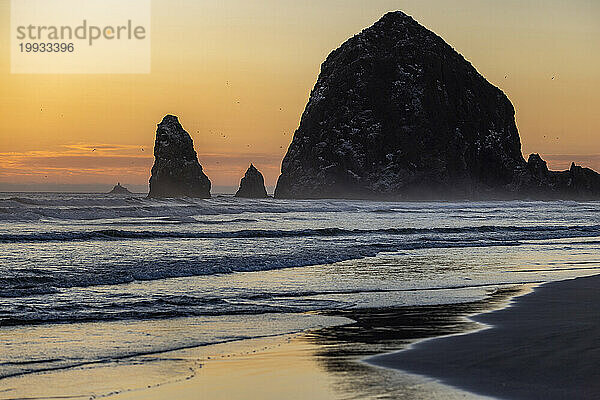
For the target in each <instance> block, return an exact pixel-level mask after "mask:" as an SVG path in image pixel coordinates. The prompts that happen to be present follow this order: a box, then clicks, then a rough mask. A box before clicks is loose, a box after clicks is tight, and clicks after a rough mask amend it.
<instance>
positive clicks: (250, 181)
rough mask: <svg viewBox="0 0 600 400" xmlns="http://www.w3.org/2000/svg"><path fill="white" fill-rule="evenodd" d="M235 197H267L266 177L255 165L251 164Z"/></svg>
mask: <svg viewBox="0 0 600 400" xmlns="http://www.w3.org/2000/svg"><path fill="white" fill-rule="evenodd" d="M235 197H245V198H248V199H264V198H266V197H267V190H266V189H265V179H264V178H263V175H262V174H261V173H260V171H259V170H257V169H256V167H255V166H254V165H252V164H250V167H249V168H248V170H247V171H246V174H245V175H244V177H243V178H242V180H241V182H240V188H239V189H238V191H237V193H236V194H235Z"/></svg>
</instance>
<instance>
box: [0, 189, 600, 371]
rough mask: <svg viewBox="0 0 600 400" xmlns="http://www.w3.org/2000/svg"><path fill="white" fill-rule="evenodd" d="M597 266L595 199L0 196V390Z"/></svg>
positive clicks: (458, 298) (473, 295) (599, 206)
mask: <svg viewBox="0 0 600 400" xmlns="http://www.w3.org/2000/svg"><path fill="white" fill-rule="evenodd" d="M598 268H600V203H599V202H568V201H557V202H533V201H511V202H455V203H454V202H423V203H417V202H372V201H345V200H305V201H300V200H275V199H264V200H245V199H237V198H234V197H232V196H230V195H217V196H214V197H213V198H212V199H208V200H196V199H165V200H156V199H147V198H146V197H145V195H132V196H129V197H118V196H109V195H104V194H67V193H0V332H1V334H0V341H1V342H2V343H1V348H2V351H1V352H0V378H4V379H6V378H9V377H17V376H23V375H27V374H32V373H39V372H42V371H57V370H64V369H69V368H73V367H75V366H85V365H95V364H98V363H102V364H110V363H117V362H120V363H123V362H127V360H129V361H131V360H135V363H134V364H135V365H140V368H144V363H145V362H146V361H148V360H152V358H151V357H150V358H144V357H147V356H148V355H156V354H160V353H163V352H166V351H169V350H175V349H184V348H191V347H196V346H210V345H214V344H217V343H224V342H231V341H238V340H245V339H252V338H261V337H269V336H275V335H283V334H288V333H294V332H302V331H306V330H312V329H319V328H322V327H329V326H334V325H340V324H345V323H348V322H349V321H348V320H347V319H346V318H341V317H332V316H328V315H327V313H324V311H331V310H347V309H355V308H365V309H367V308H385V307H402V306H420V305H438V304H450V303H466V302H471V301H477V300H481V299H485V298H486V297H487V296H489V295H490V294H492V293H494V292H495V291H497V290H498V289H501V288H505V287H510V286H511V285H513V286H514V285H515V284H522V283H539V282H547V281H552V280H560V279H567V278H571V277H577V276H584V275H591V274H594V273H597V272H598ZM131 362H132V365H133V361H131ZM148 362H150V361H148ZM170 373H172V374H174V375H177V374H185V371H183V370H181V371H180V370H178V369H177V367H176V366H174V367H173V368H172V370H171V371H170ZM1 381H2V380H1V379H0V383H1Z"/></svg>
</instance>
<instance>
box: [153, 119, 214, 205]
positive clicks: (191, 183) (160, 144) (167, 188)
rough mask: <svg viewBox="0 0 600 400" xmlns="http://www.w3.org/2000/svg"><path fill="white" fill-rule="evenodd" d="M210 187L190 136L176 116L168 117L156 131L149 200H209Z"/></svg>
mask: <svg viewBox="0 0 600 400" xmlns="http://www.w3.org/2000/svg"><path fill="white" fill-rule="evenodd" d="M210 187H211V183H210V180H209V179H208V177H207V176H206V175H205V174H204V172H202V166H201V165H200V163H199V162H198V156H197V154H196V151H195V150H194V143H193V141H192V138H191V137H190V135H189V133H187V132H186V131H185V130H184V129H183V127H182V126H181V124H180V123H179V120H178V119H177V117H176V116H174V115H167V116H165V117H164V118H163V120H162V121H161V123H160V124H158V129H157V130H156V141H155V142H154V166H153V167H152V176H151V177H150V193H149V194H148V197H155V198H160V197H197V198H209V197H210Z"/></svg>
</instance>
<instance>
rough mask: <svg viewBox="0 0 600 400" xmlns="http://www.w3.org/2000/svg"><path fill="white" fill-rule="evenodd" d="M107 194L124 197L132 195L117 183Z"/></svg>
mask: <svg viewBox="0 0 600 400" xmlns="http://www.w3.org/2000/svg"><path fill="white" fill-rule="evenodd" d="M108 194H116V195H125V194H132V193H131V192H130V191H129V190H128V189H127V188H126V187H125V186H121V183H120V182H117V185H116V186H115V187H113V188H112V190H111V191H110V192H108Z"/></svg>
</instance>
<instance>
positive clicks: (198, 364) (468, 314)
mask: <svg viewBox="0 0 600 400" xmlns="http://www.w3.org/2000/svg"><path fill="white" fill-rule="evenodd" d="M597 277H598V278H597V279H598V280H599V282H600V275H598V276H597ZM579 279H587V277H586V278H579ZM569 281H570V280H565V281H558V282H550V283H544V284H541V285H537V284H536V285H533V284H516V285H512V286H504V287H500V288H496V290H495V291H494V292H490V293H489V295H488V297H486V298H485V299H483V300H478V301H474V302H468V303H456V304H445V305H434V306H416V307H395V308H383V309H355V310H342V311H339V310H337V311H328V312H327V311H326V312H318V313H317V314H322V315H325V316H335V317H345V318H348V319H351V320H353V321H354V322H351V323H348V324H345V325H340V326H332V327H325V328H317V329H309V330H307V331H302V332H297V333H293V334H285V335H276V336H273V337H265V338H256V339H242V340H239V341H233V342H227V343H222V344H216V345H209V346H201V347H191V348H188V349H181V350H173V351H167V352H163V353H159V354H154V355H148V356H141V357H136V358H134V359H131V360H123V361H122V362H118V363H115V364H113V365H95V366H82V367H76V368H71V369H66V370H61V371H57V372H50V373H40V374H33V375H29V376H24V377H23V378H22V379H21V378H17V380H18V381H20V382H19V383H18V385H16V387H17V389H16V390H10V388H9V389H8V391H7V390H0V398H1V399H15V398H22V397H28V398H34V399H41V398H48V396H44V395H41V393H42V392H40V394H39V395H36V393H33V392H32V393H31V394H30V395H28V396H21V393H22V392H21V391H20V390H19V389H18V387H20V388H32V387H33V388H36V387H37V388H40V387H42V388H44V387H46V388H47V387H55V388H57V387H60V386H61V385H64V386H66V387H67V388H68V389H69V390H67V391H68V392H69V393H68V396H66V397H65V398H74V399H75V398H90V397H91V396H93V397H110V398H114V399H131V400H137V399H162V398H168V397H173V396H177V397H178V398H181V399H188V398H189V399H193V398H197V397H198V395H200V397H203V398H216V399H218V398H223V399H225V398H227V399H235V398H247V397H248V396H249V395H253V396H255V397H260V398H264V399H279V398H282V396H287V397H286V398H298V399H300V398H307V397H310V398H313V399H323V400H325V399H344V398H347V397H348V396H349V395H354V396H356V395H360V397H361V398H365V399H375V398H380V397H381V396H385V395H388V396H392V397H394V396H395V397H398V398H407V399H418V400H424V399H459V398H460V399H465V398H466V399H481V398H486V397H484V396H486V395H490V394H489V393H484V392H482V391H481V390H479V391H477V390H473V388H472V387H469V385H457V384H454V383H453V382H450V381H447V380H443V379H439V377H436V376H434V375H433V374H425V373H419V371H412V370H409V369H407V368H399V367H398V364H397V363H396V361H392V362H390V361H387V362H385V363H384V364H385V365H382V363H381V362H372V361H373V360H381V359H384V358H386V357H393V358H394V357H396V356H397V355H398V354H404V353H405V352H410V351H413V349H414V348H419V349H420V347H421V346H423V347H427V346H428V344H429V343H432V342H433V343H435V342H436V341H442V340H445V339H447V338H453V337H469V336H471V335H474V334H477V333H478V332H481V331H488V330H490V329H493V328H489V327H487V326H483V327H482V324H485V322H482V321H480V320H479V317H478V316H481V315H490V314H494V313H498V312H500V313H502V312H510V310H512V309H513V307H515V305H516V304H518V303H519V301H520V299H523V298H527V296H529V295H533V294H535V293H537V290H538V288H540V287H544V286H545V285H550V284H559V283H562V282H569ZM599 285H600V283H599ZM399 349H400V350H399ZM392 364H393V365H392ZM9 379H10V378H9ZM98 380H102V381H104V382H106V385H105V386H104V387H102V388H98V390H97V391H94V392H93V393H92V392H85V393H82V392H83V391H84V390H82V389H81V388H80V387H79V386H82V387H85V385H83V384H82V382H84V383H85V382H86V381H98ZM231 381H239V382H243V385H241V387H243V390H241V389H240V385H229V384H228V382H231ZM279 381H282V382H285V384H283V383H281V384H280V383H279ZM72 382H77V384H74V383H72ZM44 385H46V386H44ZM48 385H52V386H48ZM100 389H102V390H100ZM34 391H35V389H34ZM11 392H13V393H14V394H15V395H16V394H19V396H11V395H10V393H11ZM43 393H44V394H48V393H46V392H43ZM61 393H64V390H63V389H62V388H61ZM290 393H292V394H291V395H290ZM57 394H58V393H57ZM65 394H66V393H65ZM61 395H62V394H61ZM294 396H296V397H294Z"/></svg>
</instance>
